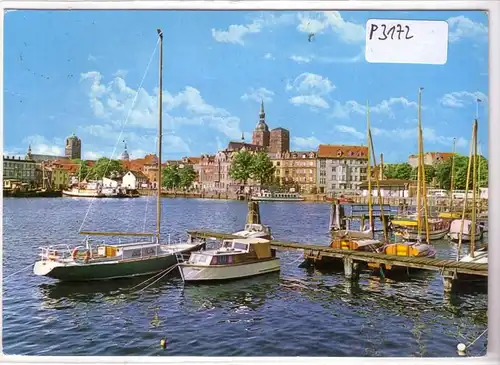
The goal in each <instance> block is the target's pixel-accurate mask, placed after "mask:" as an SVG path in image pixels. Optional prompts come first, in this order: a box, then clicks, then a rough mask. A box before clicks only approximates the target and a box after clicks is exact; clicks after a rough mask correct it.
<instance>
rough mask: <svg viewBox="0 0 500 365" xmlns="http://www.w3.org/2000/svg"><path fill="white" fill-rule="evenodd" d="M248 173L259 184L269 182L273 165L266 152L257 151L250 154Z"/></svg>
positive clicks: (272, 173) (272, 174) (272, 172)
mask: <svg viewBox="0 0 500 365" xmlns="http://www.w3.org/2000/svg"><path fill="white" fill-rule="evenodd" d="M250 174H251V177H252V179H254V180H257V181H259V182H260V185H261V186H262V185H263V184H264V183H268V182H271V180H272V178H273V176H274V166H273V163H272V162H271V159H270V158H269V155H268V154H267V153H265V152H259V153H257V154H255V155H253V156H252V163H251V165H250Z"/></svg>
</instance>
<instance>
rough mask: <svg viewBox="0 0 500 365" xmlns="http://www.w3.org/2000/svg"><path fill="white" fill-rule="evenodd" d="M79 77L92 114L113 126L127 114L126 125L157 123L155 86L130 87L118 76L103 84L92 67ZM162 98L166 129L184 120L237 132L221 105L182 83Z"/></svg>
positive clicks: (229, 133)
mask: <svg viewBox="0 0 500 365" xmlns="http://www.w3.org/2000/svg"><path fill="white" fill-rule="evenodd" d="M81 80H82V83H83V84H84V87H86V89H87V93H88V97H89V103H90V107H91V109H92V111H93V113H94V115H95V116H96V117H98V118H101V119H104V120H107V121H108V122H111V124H112V125H114V126H121V124H124V122H125V121H126V120H127V117H128V120H127V125H128V126H134V127H139V128H156V127H157V123H158V122H157V118H158V116H157V114H158V105H157V100H158V99H157V95H158V90H154V92H152V93H151V94H150V93H149V92H148V91H146V90H144V89H140V90H138V91H137V90H134V89H132V88H130V87H129V86H127V84H126V82H125V80H124V79H123V78H121V77H115V78H114V79H113V80H112V81H111V82H109V83H107V84H104V83H102V80H103V77H102V75H101V74H100V73H99V72H96V71H91V72H87V73H84V74H82V75H81ZM134 99H135V105H133V102H134ZM163 101H164V103H165V108H164V109H165V114H164V122H165V123H164V125H165V126H166V128H167V129H176V127H178V126H179V125H186V124H191V125H206V126H208V127H211V128H213V129H216V130H218V131H220V132H222V133H224V134H226V135H227V136H228V137H230V138H238V136H240V135H241V130H240V127H239V124H240V121H239V119H238V118H237V117H235V116H232V115H231V114H230V113H229V112H228V111H227V110H225V109H223V108H218V107H215V106H213V105H210V104H208V103H207V102H206V101H205V100H204V98H203V97H202V95H201V93H200V92H199V90H197V89H196V88H194V87H191V86H186V87H185V88H184V90H182V91H180V92H179V93H177V94H175V95H172V94H170V93H169V92H168V91H165V90H164V91H163ZM132 106H134V108H133V109H132ZM174 111H175V112H182V113H183V114H184V115H185V116H172V115H171V114H170V113H171V112H174Z"/></svg>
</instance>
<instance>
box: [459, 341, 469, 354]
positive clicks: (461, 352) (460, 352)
mask: <svg viewBox="0 0 500 365" xmlns="http://www.w3.org/2000/svg"><path fill="white" fill-rule="evenodd" d="M466 349H467V347H466V346H465V344H463V343H459V344H458V345H457V353H458V355H459V356H465V355H466V353H465V350H466Z"/></svg>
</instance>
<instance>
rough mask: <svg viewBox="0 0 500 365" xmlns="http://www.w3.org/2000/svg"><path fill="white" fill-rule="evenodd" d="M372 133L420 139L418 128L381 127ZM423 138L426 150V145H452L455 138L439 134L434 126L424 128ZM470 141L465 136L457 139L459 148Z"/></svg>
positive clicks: (397, 138)
mask: <svg viewBox="0 0 500 365" xmlns="http://www.w3.org/2000/svg"><path fill="white" fill-rule="evenodd" d="M371 129H372V134H373V135H374V136H384V137H388V138H390V139H391V140H395V141H397V140H403V141H404V140H414V141H415V142H416V141H417V139H418V134H417V128H408V129H404V128H395V129H379V128H371ZM422 138H423V140H424V150H426V145H428V144H430V145H441V146H446V147H450V149H451V147H452V145H453V138H454V137H447V136H442V135H439V134H438V133H437V132H436V130H435V129H433V128H425V127H424V128H422ZM467 143H468V141H467V140H466V139H465V138H463V137H458V138H457V139H456V146H457V148H465V147H467Z"/></svg>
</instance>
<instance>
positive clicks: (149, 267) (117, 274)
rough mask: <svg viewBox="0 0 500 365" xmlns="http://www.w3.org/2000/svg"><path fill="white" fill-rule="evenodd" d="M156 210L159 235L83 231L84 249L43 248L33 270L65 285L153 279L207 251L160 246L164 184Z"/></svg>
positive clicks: (193, 244)
mask: <svg viewBox="0 0 500 365" xmlns="http://www.w3.org/2000/svg"><path fill="white" fill-rule="evenodd" d="M158 36H159V38H160V65H159V69H160V72H159V77H160V80H159V81H160V83H159V84H160V86H161V85H162V72H161V70H162V59H163V33H162V32H161V30H158ZM160 89H161V87H160ZM162 97H163V93H159V97H158V104H159V112H158V139H157V140H158V157H157V181H161V171H162V164H161V156H162V112H161V110H162V109H161V108H162V102H163V101H162ZM105 172H106V171H105ZM87 187H88V186H87ZM95 187H96V190H99V194H102V191H100V186H98V185H96V186H95ZM76 190H77V192H76V193H77V195H76V196H82V195H81V191H78V189H76ZM102 195H104V194H102ZM70 196H71V195H70ZM90 197H92V198H97V197H101V195H91V196H90ZM90 206H91V204H90V205H89V209H90ZM156 207H157V211H156V232H155V233H152V232H138V233H132V232H82V231H80V232H79V233H80V234H82V235H85V236H86V238H85V240H84V245H79V246H76V247H74V248H72V247H69V246H62V247H61V245H51V246H46V247H41V250H42V253H41V254H40V260H39V261H37V262H35V265H34V267H33V272H34V274H35V275H39V276H47V277H51V278H55V279H59V280H64V281H89V280H105V279H115V278H125V277H131V276H140V275H149V274H154V273H158V272H162V271H166V272H168V270H169V269H173V268H175V267H176V265H177V262H178V259H177V256H178V255H183V254H187V253H189V252H191V251H193V250H199V249H200V248H202V247H203V245H204V242H203V241H193V240H192V239H188V241H187V242H185V243H179V244H162V243H161V242H160V239H161V215H162V209H161V184H158V186H157V194H156ZM87 213H88V211H87ZM84 222H85V220H84ZM82 226H83V223H82ZM92 235H94V236H111V237H117V236H121V237H127V236H128V237H151V241H134V242H129V243H119V244H105V243H103V242H100V243H98V244H97V245H95V246H94V245H93V244H92V240H90V239H89V236H92Z"/></svg>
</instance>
